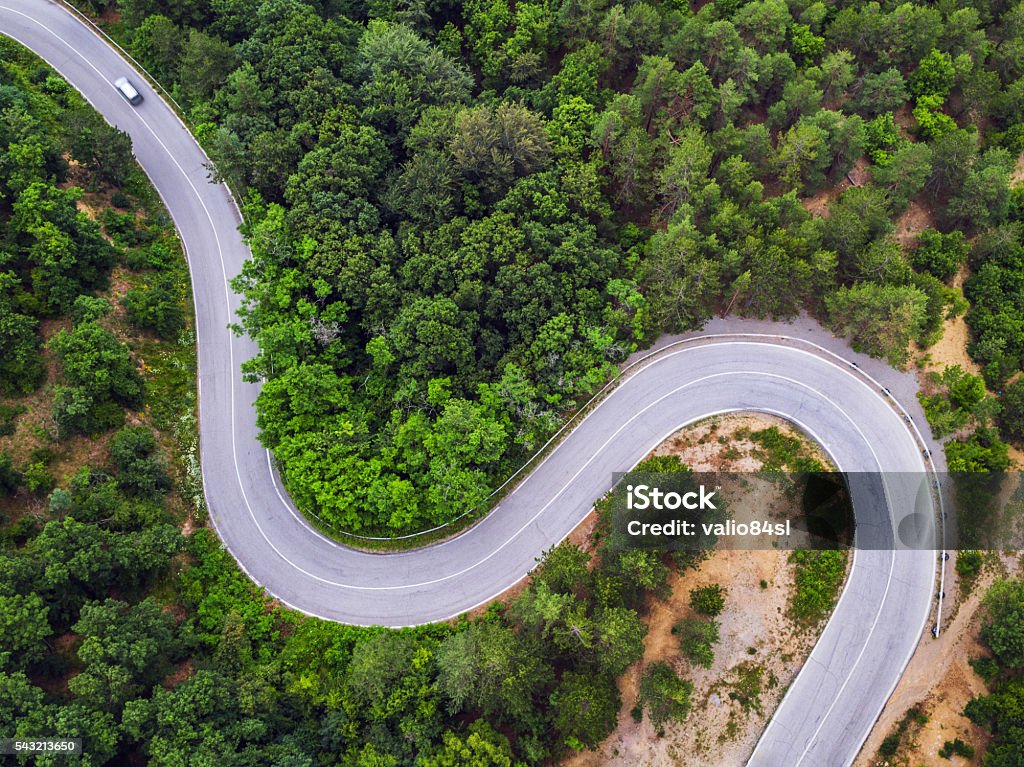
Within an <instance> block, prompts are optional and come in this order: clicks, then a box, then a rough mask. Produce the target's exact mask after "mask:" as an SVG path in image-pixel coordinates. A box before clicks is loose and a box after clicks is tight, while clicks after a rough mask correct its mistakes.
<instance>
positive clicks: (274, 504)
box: [0, 0, 936, 767]
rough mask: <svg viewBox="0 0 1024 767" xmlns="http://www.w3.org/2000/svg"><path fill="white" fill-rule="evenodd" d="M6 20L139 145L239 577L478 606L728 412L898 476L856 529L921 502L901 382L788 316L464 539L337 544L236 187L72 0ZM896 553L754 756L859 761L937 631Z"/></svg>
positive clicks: (931, 562) (335, 613)
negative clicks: (280, 447) (279, 433)
mask: <svg viewBox="0 0 1024 767" xmlns="http://www.w3.org/2000/svg"><path fill="white" fill-rule="evenodd" d="M0 31H2V32H3V33H4V34H6V35H8V36H10V37H12V38H14V39H16V40H18V41H20V42H21V43H23V44H24V45H26V46H27V47H29V48H31V49H32V50H34V51H35V52H36V53H37V54H38V55H40V56H41V57H42V58H44V59H45V60H46V61H48V62H49V63H50V64H51V65H52V66H53V67H54V68H56V69H57V70H58V71H59V72H60V73H61V74H62V75H63V76H64V77H65V78H67V80H68V81H69V82H70V83H71V84H72V85H73V86H74V87H75V88H77V89H78V90H79V91H80V92H81V93H82V94H83V95H84V96H85V97H86V98H87V99H88V100H89V101H90V102H91V103H92V104H93V106H94V107H96V109H97V110H99V111H100V112H101V113H102V114H103V115H104V116H105V117H106V119H107V120H108V121H110V122H111V123H113V124H114V125H116V126H117V127H119V128H121V129H122V130H125V131H127V132H128V133H129V134H130V135H131V137H132V141H133V146H134V151H135V155H136V157H137V158H138V160H139V162H140V163H141V165H142V167H143V168H144V169H145V171H146V173H147V174H148V175H149V177H150V178H151V179H152V181H153V183H154V185H155V186H156V188H157V190H158V191H159V193H160V195H161V197H162V198H163V200H164V202H165V204H166V206H167V208H168V210H169V211H170V213H171V216H172V217H173V219H174V222H175V224H176V225H177V228H178V231H179V233H180V235H181V239H182V242H183V243H184V245H185V249H186V252H187V255H188V262H189V268H190V270H191V273H192V287H193V292H194V297H195V304H196V316H197V326H198V327H197V338H198V351H199V387H200V437H201V449H202V470H203V477H204V482H205V491H206V498H207V502H208V505H209V508H210V514H211V519H212V520H213V523H214V525H215V526H216V529H217V532H218V534H219V535H220V537H221V539H222V540H223V542H224V544H225V545H226V546H227V548H228V549H229V550H230V551H231V553H232V554H233V555H234V556H235V558H236V559H237V560H238V561H239V563H240V564H241V566H242V567H243V568H244V569H245V571H246V572H247V573H248V574H249V575H250V576H251V577H252V578H253V579H254V580H255V581H256V582H257V583H259V584H261V585H262V586H263V587H264V588H266V590H267V591H268V592H269V593H271V594H272V595H274V596H275V597H277V598H278V599H280V600H281V601H283V602H285V603H286V604H288V605H290V606H292V607H295V608H296V609H299V610H302V611H303V612H306V613H308V614H311V615H316V616H319V617H323V618H326V619H330V620H337V621H343V622H346V623H352V624H363V625H366V624H383V625H388V626H403V625H410V624H420V623H426V622H430V621H437V620H442V619H445V618H449V617H452V616H454V615H458V614H459V613H462V612H464V611H466V610H468V609H470V608H473V607H475V606H478V605H481V604H484V603H486V602H488V601H490V600H491V599H492V598H493V597H495V596H496V595H498V594H500V593H501V592H502V591H504V590H505V589H506V588H507V587H509V586H510V585H512V584H514V583H515V582H517V581H518V580H519V579H520V578H521V577H522V576H523V575H524V574H525V573H526V572H528V571H529V570H530V569H531V568H532V567H533V565H534V563H535V558H536V557H537V556H539V555H540V553H541V552H542V551H544V550H545V549H547V548H549V547H551V546H552V545H554V544H556V543H558V542H559V541H561V540H562V539H563V538H565V536H566V535H568V533H569V532H570V531H571V530H572V529H573V528H574V527H575V526H576V525H577V524H578V523H579V522H580V521H581V520H582V519H583V518H584V517H585V516H586V515H587V513H588V512H589V511H590V509H591V506H592V504H593V501H594V500H595V498H596V497H598V496H599V495H600V494H601V493H603V492H604V491H605V490H607V489H608V488H609V487H610V485H611V481H612V475H613V473H614V472H620V471H623V470H626V469H628V468H629V467H631V466H633V465H634V464H635V463H636V462H637V461H639V460H640V459H641V458H642V457H643V456H644V455H645V454H646V453H647V452H648V451H649V450H650V449H651V448H653V447H654V446H655V445H657V444H658V443H659V442H660V441H662V439H663V438H665V437H667V436H668V435H669V434H670V433H672V432H673V431H675V430H676V429H678V428H679V427H680V426H683V425H685V424H687V423H690V422H693V421H696V420H698V419H700V418H702V417H705V416H708V415H710V414H714V413H721V412H726V411H733V410H760V411H765V412H770V413H775V414H777V415H780V416H783V417H785V418H788V419H790V420H791V421H793V422H794V423H796V424H797V425H798V426H799V427H801V428H802V429H804V430H805V431H806V432H808V433H809V434H810V435H811V436H813V437H814V439H816V440H817V441H818V442H819V443H821V445H822V446H823V447H824V448H825V449H826V450H827V451H828V452H829V454H830V455H831V456H832V458H833V459H834V460H835V462H836V464H837V465H838V466H839V467H840V468H841V469H843V470H844V471H847V472H879V471H881V470H884V471H886V472H892V473H891V474H886V475H885V479H884V481H881V482H879V481H866V482H863V483H856V482H855V483H854V486H853V497H854V507H855V513H856V515H857V520H858V540H861V541H862V540H865V538H864V536H866V535H868V534H870V535H871V536H872V537H873V538H874V539H876V540H883V541H884V540H887V539H892V530H893V529H894V525H895V524H897V523H896V522H893V521H892V518H893V517H895V518H896V519H901V518H902V517H903V516H905V515H906V514H907V513H908V512H909V510H910V509H912V508H914V507H915V504H919V503H921V498H919V497H917V495H918V493H919V487H918V486H917V485H916V484H915V483H913V482H907V481H903V480H901V479H900V477H901V476H904V477H905V476H906V475H899V474H896V473H895V472H917V473H920V472H922V471H923V469H924V466H923V459H922V455H921V445H920V444H919V443H918V442H915V439H914V437H913V436H912V434H911V432H910V430H908V427H907V424H906V423H905V421H904V420H903V417H902V415H901V414H900V413H899V412H897V410H896V409H894V400H893V399H892V398H890V397H887V396H886V395H884V394H883V393H882V392H881V391H880V389H879V385H878V384H877V383H876V382H875V381H873V380H870V379H869V378H868V377H867V376H865V375H864V371H865V370H866V369H873V370H875V371H876V374H877V375H878V376H881V377H883V378H884V377H885V376H886V375H889V376H890V378H892V376H893V375H895V374H892V373H891V371H890V373H886V372H885V371H884V370H882V369H881V367H880V366H877V365H876V366H875V367H874V368H871V366H872V364H873V363H871V362H869V361H867V360H864V359H863V358H860V357H857V358H856V359H858V360H860V361H861V362H860V364H861V367H860V368H853V367H852V366H850V365H849V364H848V363H847V362H844V361H843V360H840V359H837V358H836V357H834V356H833V355H832V354H831V353H829V352H826V351H825V350H822V349H820V348H818V347H816V346H814V345H812V344H810V343H808V342H806V341H802V340H790V341H781V340H780V339H779V338H778V337H777V334H780V333H785V334H788V333H789V332H790V328H788V327H787V326H773V325H763V324H757V323H753V324H742V323H740V324H737V323H731V324H723V323H717V324H715V323H713V325H712V328H711V331H714V330H718V329H724V330H728V331H735V330H736V329H737V328H740V329H742V330H744V331H746V332H748V333H750V334H749V335H736V334H734V333H732V332H730V333H720V334H715V333H714V332H709V333H708V334H706V335H705V336H703V337H702V338H701V339H698V340H691V341H688V342H683V343H681V344H679V345H678V346H676V347H673V348H671V349H668V350H665V351H663V352H661V353H660V354H659V355H658V356H657V357H656V358H655V359H654V360H652V361H650V362H648V363H647V364H645V365H643V366H641V369H639V371H638V372H635V373H634V374H633V375H632V376H630V377H629V378H628V379H626V380H625V382H624V383H622V384H621V385H620V386H619V387H618V388H616V389H615V390H614V391H613V392H612V393H611V394H610V395H609V396H607V397H606V398H605V399H604V400H603V401H602V402H601V404H600V405H599V406H598V407H596V408H595V409H593V410H592V411H591V413H590V414H589V415H588V416H587V417H586V418H585V419H584V420H583V421H582V422H581V423H580V424H579V425H578V426H576V427H575V428H574V429H573V430H572V432H571V433H570V434H569V435H568V436H567V437H566V438H565V439H564V440H563V441H562V442H561V443H560V444H559V445H558V447H557V448H556V449H555V450H553V451H552V452H551V453H550V454H549V455H548V457H547V459H546V460H544V461H543V463H541V464H540V465H539V466H538V467H537V468H536V469H535V470H534V471H533V472H532V474H530V475H529V477H528V478H526V479H525V480H524V481H523V482H521V483H520V484H519V486H518V487H517V488H516V490H515V491H514V492H513V493H512V494H510V495H508V496H506V497H505V498H504V499H503V500H502V501H501V503H500V506H499V507H498V509H497V510H496V511H495V512H494V513H493V514H491V515H489V516H488V517H486V518H485V519H484V520H482V521H481V522H480V523H479V524H477V525H476V526H474V527H472V528H471V529H469V530H468V531H467V532H465V533H464V534H462V535H460V536H458V537H457V538H454V539H452V540H449V541H446V542H443V543H439V544H435V545H432V546H428V547H426V548H422V549H418V550H415V551H408V552H402V553H395V554H387V555H381V554H370V553H363V552H359V551H355V550H352V549H349V548H345V547H343V546H340V545H338V544H337V543H334V542H332V541H330V540H328V539H326V538H325V537H323V536H322V535H320V534H319V533H317V532H316V531H314V530H313V529H312V528H311V527H310V526H309V525H308V524H307V523H306V522H305V521H304V519H303V518H302V516H301V515H300V514H299V513H298V512H297V511H296V510H295V509H294V507H293V506H292V505H291V503H290V501H289V500H288V498H287V497H286V496H285V494H284V493H283V491H282V490H281V488H280V483H279V481H278V479H277V477H276V476H275V473H274V471H273V470H272V468H271V464H270V461H269V456H268V454H267V452H266V451H265V450H263V449H262V448H261V447H260V445H259V443H258V441H257V439H256V419H255V414H254V411H253V406H252V405H253V400H254V398H255V396H256V393H257V388H256V387H255V386H254V385H249V384H246V383H244V382H243V381H242V380H241V376H240V374H239V365H240V364H241V362H242V361H243V360H245V359H247V358H249V357H250V356H252V354H253V353H254V351H255V349H254V347H253V344H252V342H251V341H250V340H249V339H247V338H237V337H235V336H233V335H232V334H231V333H230V332H229V331H228V329H227V326H228V323H229V322H230V321H231V319H232V317H233V314H234V310H235V309H236V307H237V305H238V299H237V297H236V296H235V295H233V294H232V292H231V290H230V288H229V286H228V279H229V278H230V277H232V276H233V275H235V274H237V273H238V272H239V270H240V268H241V265H242V263H243V261H244V259H245V258H246V257H247V256H248V251H247V249H246V247H245V245H244V244H243V242H242V241H241V238H240V236H239V234H238V232H237V226H238V224H239V214H238V211H237V209H236V207H235V205H234V203H233V202H232V200H231V198H230V195H229V194H228V191H227V190H226V189H225V187H223V186H221V185H215V184H212V183H210V182H209V180H208V174H207V171H206V168H205V167H204V164H205V162H206V157H205V155H204V154H203V152H202V151H201V150H200V149H199V147H198V145H197V144H196V142H195V141H194V140H193V138H192V136H191V135H190V134H189V132H188V131H187V130H186V129H185V127H184V126H183V125H182V124H181V122H180V121H179V120H178V118H177V117H176V116H175V114H174V112H173V111H172V110H171V109H170V107H169V106H168V105H167V104H166V103H165V102H164V101H163V100H162V99H161V98H160V97H159V96H157V94H156V93H154V92H153V90H152V88H150V86H149V85H148V83H147V82H146V80H145V79H144V78H143V77H142V76H141V75H139V74H138V73H134V74H133V72H132V69H131V67H130V66H129V65H128V64H127V63H126V62H125V60H123V59H122V58H121V56H120V55H119V54H118V53H116V52H115V50H114V49H113V48H111V47H109V46H108V44H107V43H105V42H104V41H103V40H102V39H101V38H100V37H99V36H97V35H96V34H95V33H94V32H93V31H91V30H90V29H89V28H87V27H86V26H85V25H83V24H82V23H81V22H80V21H78V20H77V19H76V18H74V17H73V16H72V15H71V14H70V13H68V12H67V11H66V10H64V9H63V8H62V7H61V6H60V5H58V4H56V3H52V2H50V1H49V0H0ZM124 75H129V76H130V77H131V78H132V80H133V82H134V84H135V85H136V87H137V88H138V89H139V90H140V92H141V93H142V94H143V96H144V97H145V101H144V102H143V103H142V104H141V105H139V106H138V107H132V106H130V105H128V104H127V102H126V101H125V100H124V99H123V98H122V97H121V96H120V95H119V94H118V92H117V91H116V90H115V89H114V87H113V84H112V83H113V81H114V80H115V79H117V78H118V77H121V76H124ZM810 332H811V334H812V335H813V334H814V332H815V331H813V330H811V331H810ZM795 335H807V334H806V333H803V332H801V333H795ZM818 340H821V339H818ZM824 345H827V344H824ZM844 354H845V355H846V356H847V358H848V359H854V356H853V355H851V354H850V353H849V352H848V351H846V352H844ZM893 380H895V379H893ZM905 384H906V382H905V381H904V382H903V385H904V388H906V385H905ZM908 407H913V406H912V405H911V403H909V402H908ZM913 412H918V411H916V409H915V410H913ZM922 422H923V421H922ZM924 503H925V505H927V503H928V501H927V499H925V500H924ZM926 516H927V518H928V519H931V516H930V515H926ZM929 524H930V523H929ZM899 549H900V546H899V544H898V543H897V544H896V545H894V546H889V547H887V548H881V549H859V550H858V551H857V552H856V554H855V556H854V561H853V566H852V571H851V573H850V577H849V580H848V582H847V585H846V588H845V590H844V592H843V594H842V597H841V599H840V601H839V604H838V606H837V607H836V610H835V612H834V614H833V617H832V618H831V620H830V621H829V623H828V625H827V627H826V629H825V631H824V633H823V634H822V636H821V638H820V639H819V641H818V643H817V645H816V646H815V648H814V650H813V652H812V654H811V657H810V660H809V661H808V663H807V664H806V665H805V667H804V668H803V670H802V671H801V673H800V675H799V676H798V677H797V679H796V680H795V681H794V683H793V684H792V685H791V686H790V689H789V691H788V692H787V694H786V696H785V698H784V700H783V702H782V704H781V705H780V707H779V709H778V711H777V712H776V714H775V716H774V717H773V719H772V720H771V722H770V724H769V725H768V727H767V729H766V731H765V733H764V735H763V737H762V738H761V740H760V742H759V743H758V745H757V747H756V749H755V751H754V753H753V755H752V757H751V759H750V764H751V765H758V766H759V767H760V766H761V765H770V766H771V767H776V766H777V767H799V765H806V766H807V767H839V766H840V765H846V764H849V763H850V762H852V760H853V759H854V757H855V756H856V754H857V751H858V750H859V748H860V746H861V744H862V743H863V741H864V739H865V737H866V736H867V734H868V731H869V729H870V727H871V725H872V723H873V722H874V720H875V719H876V718H877V716H878V714H879V712H880V711H881V708H882V706H883V704H884V702H885V700H886V699H887V698H888V696H889V695H890V693H891V691H892V689H893V687H894V686H895V684H896V682H897V680H898V679H899V677H900V674H901V673H902V670H903V668H904V666H905V665H906V662H907V660H908V659H909V657H910V655H911V653H912V652H913V648H914V646H915V644H916V643H917V641H918V639H919V638H920V636H921V634H922V632H923V631H925V630H926V628H925V622H926V620H927V616H928V612H929V608H930V606H931V602H932V599H933V597H934V577H935V564H936V556H935V554H934V552H931V551H920V550H918V551H914V550H899Z"/></svg>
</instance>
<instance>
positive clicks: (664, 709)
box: [637, 661, 693, 730]
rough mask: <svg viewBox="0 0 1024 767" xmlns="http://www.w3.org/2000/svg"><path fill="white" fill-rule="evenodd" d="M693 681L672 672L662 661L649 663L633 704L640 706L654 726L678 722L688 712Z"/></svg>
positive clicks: (659, 726)
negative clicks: (645, 710) (644, 709)
mask: <svg viewBox="0 0 1024 767" xmlns="http://www.w3.org/2000/svg"><path fill="white" fill-rule="evenodd" d="M692 694H693V684H692V683H691V682H690V681H689V680H688V679H682V678H681V677H679V676H677V675H676V672H675V671H673V670H672V667H671V666H669V665H668V664H667V663H665V662H664V661H658V662H656V663H652V664H651V665H649V666H648V667H647V668H646V669H645V670H644V675H643V677H642V678H641V679H640V692H639V696H638V700H637V707H639V706H640V705H643V706H644V707H646V709H647V715H648V716H649V717H650V719H651V724H652V725H654V727H655V729H658V730H660V729H661V727H662V725H664V724H665V723H666V722H669V721H675V722H681V721H683V720H684V719H685V718H686V715H687V714H688V713H689V712H690V696H691V695H692Z"/></svg>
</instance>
